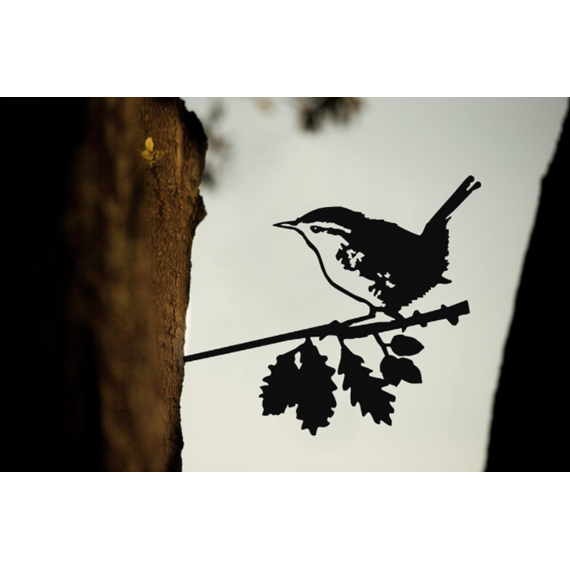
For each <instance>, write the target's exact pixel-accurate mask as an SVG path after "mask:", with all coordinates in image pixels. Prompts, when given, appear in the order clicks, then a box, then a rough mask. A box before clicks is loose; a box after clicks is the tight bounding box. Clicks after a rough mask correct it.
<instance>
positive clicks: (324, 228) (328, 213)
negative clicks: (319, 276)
mask: <svg viewBox="0 0 570 570" xmlns="http://www.w3.org/2000/svg"><path fill="white" fill-rule="evenodd" d="M364 219H365V218H364V215H363V214H360V213H358V212H353V211H352V210H348V209H347V208H320V209H318V210H313V211H312V212H309V213H308V214H305V215H304V216H301V217H300V218H297V219H296V220H293V221H291V222H281V223H279V224H274V225H275V227H277V228H285V229H289V230H295V231H296V232H298V233H300V234H301V235H302V236H303V237H304V238H305V240H306V241H307V242H308V243H309V245H311V246H313V247H314V248H316V249H317V250H318V251H319V252H320V253H321V254H325V255H326V252H327V251H328V250H330V251H331V253H335V254H336V252H337V251H338V248H339V247H340V245H342V244H343V243H350V236H351V234H352V232H353V231H354V229H355V228H356V227H357V226H358V225H359V224H361V223H362V221H363V220H364Z"/></svg>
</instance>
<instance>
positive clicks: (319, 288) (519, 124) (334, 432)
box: [182, 98, 567, 471]
mask: <svg viewBox="0 0 570 570" xmlns="http://www.w3.org/2000/svg"><path fill="white" fill-rule="evenodd" d="M185 100H186V103H187V106H188V108H189V109H190V110H194V111H195V112H196V113H197V115H198V116H199V117H200V116H201V115H202V116H204V115H205V113H206V112H207V110H208V109H209V107H210V105H211V100H208V99H205V98H186V99H185ZM225 102H226V108H227V114H226V117H225V120H224V122H223V127H222V131H223V132H224V133H225V134H226V135H227V137H228V139H229V140H230V141H231V143H232V147H233V148H232V155H231V159H230V162H229V164H228V165H227V167H226V168H225V169H224V170H223V172H221V173H220V177H219V183H218V185H217V187H216V188H215V189H214V190H210V189H203V190H202V194H203V197H204V201H205V205H206V209H207V211H208V216H207V217H206V219H205V220H204V221H203V222H202V223H201V224H200V226H199V227H198V231H197V234H196V239H195V241H194V248H193V252H192V276H191V292H190V310H189V316H188V333H187V342H186V354H190V353H196V352H201V351H204V350H209V349H213V348H218V347H222V346H226V345H229V344H235V343H239V342H244V341H249V340H254V339H258V338H262V337H266V336H270V335H274V334H279V333H284V332H289V331H293V330H296V329H301V328H305V327H309V326H314V325H319V324H325V323H328V322H330V321H332V320H335V319H336V320H343V319H348V318H351V317H356V316H360V315H362V314H364V313H365V312H366V307H365V305H363V304H362V303H359V302H357V301H355V300H353V299H351V298H349V297H347V296H345V295H343V294H342V293H340V292H339V291H337V290H335V289H333V288H332V287H330V285H329V284H328V283H327V282H326V280H325V278H324V277H323V275H322V273H321V271H320V269H319V266H318V263H317V260H316V257H315V255H314V253H313V252H312V251H311V250H310V249H309V248H308V247H307V246H306V245H305V243H304V242H303V240H302V239H301V237H300V236H299V235H297V234H296V233H295V232H290V231H285V230H282V229H278V228H274V227H273V224H274V223H276V222H280V221H285V220H291V219H295V218H297V217H299V216H301V215H302V214H305V213H306V212H309V211H311V210H313V209H316V208H320V207H324V206H344V207H347V208H350V209H352V210H355V211H359V212H363V213H365V214H366V215H367V216H368V217H370V218H378V219H384V220H388V221H391V222H396V223H398V224H399V225H400V226H402V227H404V228H406V229H408V230H410V231H414V232H421V230H422V229H423V226H424V225H425V223H426V222H427V221H428V220H429V218H430V217H431V216H432V215H433V214H434V213H435V212H436V211H437V209H438V208H439V207H440V206H441V205H442V204H443V202H444V201H445V200H446V199H447V198H448V197H449V196H450V195H451V193H452V192H453V191H454V190H455V189H456V188H457V186H458V185H459V184H460V183H461V182H462V181H463V180H464V179H465V177H466V176H468V175H470V174H471V175H473V176H475V178H476V179H477V180H479V181H480V182H481V183H482V187H481V188H480V189H479V190H477V191H476V192H474V193H473V194H472V195H471V196H470V197H469V198H468V199H467V200H466V201H465V202H464V203H463V204H462V205H461V206H460V207H459V208H458V209H457V211H456V212H455V213H454V214H453V216H452V219H451V221H450V222H449V224H448V227H449V230H450V255H449V269H448V270H447V272H446V273H445V274H444V275H445V277H446V278H448V279H451V280H452V283H451V284H449V285H441V286H438V287H436V288H435V289H433V290H432V291H430V292H429V293H428V294H427V295H426V296H425V297H423V298H422V299H419V300H418V301H416V302H414V303H413V304H412V305H410V306H409V307H407V308H404V309H403V311H402V313H403V314H404V315H410V314H411V313H412V312H413V311H414V310H419V311H422V312H425V311H430V310H433V309H437V308H439V307H440V306H441V304H446V305H452V304H454V303H458V302H461V301H463V300H468V301H469V305H470V307H471V314H469V315H466V316H464V317H462V318H461V319H460V321H459V324H458V325H457V326H455V327H454V326H451V325H450V324H449V323H446V322H438V323H434V324H431V325H429V326H428V327H427V328H425V329H420V328H416V329H414V330H412V329H409V330H408V333H409V334H410V335H412V336H414V337H416V338H417V339H418V340H420V341H421V342H422V343H423V344H424V346H425V349H424V350H423V351H422V352H421V353H420V354H419V355H418V356H417V357H415V358H414V362H416V364H417V365H418V367H419V368H420V369H421V371H422V376H423V383H422V384H419V385H412V384H406V383H401V384H400V385H399V386H398V387H396V388H391V390H390V391H391V392H392V393H393V394H394V395H396V401H395V402H394V404H393V406H394V409H395V412H394V413H393V414H392V422H393V424H392V426H387V425H385V424H383V423H382V424H380V425H377V424H376V423H374V422H373V421H372V419H371V417H370V415H367V416H366V417H362V415H361V413H360V409H359V408H358V407H352V406H351V405H350V400H349V393H348V392H345V391H344V390H342V380H343V377H342V376H340V377H339V376H335V377H333V380H334V381H335V383H336V385H337V387H338V389H337V390H336V391H335V392H334V395H335V398H336V401H337V406H336V408H335V413H334V415H333V417H332V418H330V425H329V426H327V427H326V428H322V429H319V431H318V433H317V435H316V436H312V435H311V434H310V433H309V432H308V431H307V430H301V422H300V421H299V420H297V418H296V416H295V410H294V409H292V408H289V409H288V410H287V411H286V412H285V413H284V414H282V415H279V416H263V415H262V401H261V399H260V398H259V395H260V393H261V390H260V387H261V386H262V379H263V378H264V377H266V376H267V375H268V374H269V369H268V366H269V365H270V364H274V363H275V360H276V357H277V356H278V355H280V354H283V353H284V352H286V351H289V350H292V349H293V348H295V347H296V346H298V345H299V344H301V342H302V341H290V342H288V343H283V344H275V345H271V346H268V347H263V348H257V349H253V350H250V351H245V352H240V353H237V354H230V355H225V356H219V357H216V358H212V359H208V360H203V361H197V362H192V363H188V364H186V367H185V381H184V390H183V396H182V427H183V433H184V440H185V447H184V451H183V463H184V470H186V471H480V470H482V469H483V468H484V465H485V458H486V448H487V442H488V434H489V425H490V420H491V413H492V406H493V398H494V392H495V389H496V385H497V380H498V374H499V367H500V363H501V358H502V350H503V346H504V342H505V338H506V334H507V332H508V327H509V324H510V319H511V316H512V310H513V302H514V295H515V292H516V287H517V284H518V278H519V275H520V270H521V263H522V260H523V256H524V253H525V250H526V246H527V243H528V239H529V235H530V233H529V232H530V229H531V226H532V223H533V218H534V214H535V209H536V205H537V198H538V192H539V185H540V179H541V177H542V176H543V174H544V173H545V171H546V168H547V165H548V162H549V160H550V158H551V156H552V153H553V150H554V148H555V144H556V140H557V137H558V134H559V129H560V126H561V123H562V119H563V116H564V114H565V111H566V106H567V102H566V99H563V98H548V99H530V98H516V99H510V98H498V99H484V98H479V99H470V98H458V99H442V98H432V99H421V98H418V99H413V98H411V99H399V98H386V99H384V98H367V99H365V107H364V109H363V111H362V113H361V114H360V115H359V116H358V117H357V118H356V119H355V120H354V121H353V122H352V123H351V124H350V125H347V126H342V125H341V126H336V125H332V124H327V125H326V127H325V128H324V130H323V131H322V132H320V133H318V134H311V133H303V132H301V131H300V129H299V128H298V126H297V117H296V116H295V115H294V113H293V112H292V109H291V108H290V107H289V106H287V105H280V104H279V105H276V106H275V107H274V109H273V110H272V111H271V112H263V111H261V110H260V108H259V107H258V106H257V105H256V104H255V102H254V101H253V100H252V99H226V100H225ZM314 342H315V344H316V345H317V346H318V348H319V351H320V352H321V353H322V354H326V355H327V356H328V358H329V360H328V362H327V364H329V365H330V366H336V365H337V364H338V357H339V347H338V342H337V341H336V340H335V339H334V338H327V339H325V340H323V341H322V342H319V341H317V340H315V339H314ZM350 348H351V350H353V351H354V352H355V353H358V354H359V355H360V356H362V357H363V358H364V359H365V361H366V365H367V366H368V368H371V369H373V370H374V371H375V372H377V371H378V363H379V360H380V359H381V356H382V354H381V351H380V348H379V347H378V345H376V344H375V343H374V342H373V341H372V342H371V341H369V340H368V339H362V340H356V341H353V342H352V343H351V344H350Z"/></svg>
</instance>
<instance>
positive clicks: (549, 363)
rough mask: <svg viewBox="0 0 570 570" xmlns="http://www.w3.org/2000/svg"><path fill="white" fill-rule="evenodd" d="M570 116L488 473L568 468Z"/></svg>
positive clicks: (513, 333)
mask: <svg viewBox="0 0 570 570" xmlns="http://www.w3.org/2000/svg"><path fill="white" fill-rule="evenodd" d="M569 161H570V115H569V114H567V116H566V119H565V121H564V125H563V127H562V132H561V135H560V138H559V140H558V146H557V148H556V152H555V155H554V157H553V159H552V161H551V163H550V166H549V169H548V172H547V174H546V175H545V177H544V178H543V180H542V190H541V195H540V202H539V207H538V211H537V215H536V220H535V225H534V229H533V232H532V236H531V240H530V244H529V247H528V250H527V254H526V259H525V262H524V267H523V272H522V276H521V281H520V285H519V290H518V293H517V299H516V306H515V312H514V316H513V320H512V323H511V330H510V333H509V337H508V339H507V343H506V346H505V352H504V357H503V365H502V369H501V376H500V380H499V387H498V389H497V393H496V396H495V406H494V413H493V423H492V428H491V437H490V443H489V451H488V458H487V467H486V469H487V471H567V470H568V469H569V468H570V463H569V459H568V411H567V410H568V404H567V396H566V388H567V386H566V384H567V379H568V361H567V360H566V358H565V357H564V354H566V353H567V351H568V346H567V344H568V343H567V339H566V335H567V331H566V329H565V328H564V326H565V323H566V316H567V313H568V309H567V301H568V292H567V290H568V281H567V277H566V266H567V263H568V261H567V258H568V236H567V234H566V233H565V230H566V229H567V227H568V220H567V210H566V208H565V206H564V203H563V200H564V196H565V191H567V189H568V180H570V162H569Z"/></svg>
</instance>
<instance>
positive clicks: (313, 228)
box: [311, 226, 321, 234]
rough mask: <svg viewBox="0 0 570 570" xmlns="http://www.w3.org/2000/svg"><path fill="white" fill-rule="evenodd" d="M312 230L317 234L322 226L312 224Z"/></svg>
mask: <svg viewBox="0 0 570 570" xmlns="http://www.w3.org/2000/svg"><path fill="white" fill-rule="evenodd" d="M311 231H312V232H313V233H315V234H316V233H318V232H320V231H321V228H319V226H311Z"/></svg>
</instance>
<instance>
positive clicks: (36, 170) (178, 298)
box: [3, 98, 206, 471]
mask: <svg viewBox="0 0 570 570" xmlns="http://www.w3.org/2000/svg"><path fill="white" fill-rule="evenodd" d="M5 101H6V100H5ZM5 107H6V110H7V112H8V113H9V115H11V117H12V118H13V119H14V118H15V117H16V118H17V119H18V121H19V127H20V128H19V129H18V131H17V132H14V133H11V134H9V135H8V137H7V138H8V139H9V140H8V141H7V142H8V144H9V148H10V151H9V152H10V156H11V158H10V162H11V165H10V171H11V172H12V173H13V174H14V173H15V174H16V177H17V178H16V179H17V183H16V184H11V186H10V187H7V184H6V182H5V195H6V196H7V197H8V209H7V212H6V218H7V226H8V236H7V241H5V244H6V245H7V249H8V252H7V255H8V266H9V274H8V280H9V283H8V291H9V296H8V297H7V301H8V303H7V304H8V313H9V316H11V317H12V318H11V319H10V320H11V321H12V322H13V323H12V324H11V328H10V331H9V336H10V339H9V350H8V359H9V361H11V362H13V363H14V368H13V372H12V376H11V378H9V379H8V378H6V381H5V384H7V398H6V402H9V409H10V412H11V413H10V414H6V413H5V414H4V415H3V420H4V424H5V426H3V427H4V429H3V438H4V443H5V445H4V453H3V459H4V463H5V464H4V466H3V467H4V470H57V471H62V470H66V471H77V470H90V471H91V470H131V471H139V470H180V469H181V450H182V432H181V426H180V395H181V390H182V379H183V360H182V359H183V345H184V333H185V318H186V309H187V306H188V292H189V279H190V251H191V246H192V239H193V236H194V232H195V229H196V227H197V225H198V223H199V222H200V220H201V219H202V218H203V216H204V213H205V212H204V208H203V205H202V201H201V198H200V196H199V193H198V187H199V184H200V179H201V174H202V170H203V166H204V156H205V151H206V138H205V135H204V132H203V130H202V127H201V125H200V122H199V121H198V119H197V118H196V117H195V115H194V114H192V113H188V112H187V111H186V110H185V108H184V104H183V102H182V101H181V100H180V99H178V98H87V99H33V98H29V99H14V100H11V101H9V102H6V103H5ZM148 137H152V139H153V141H154V145H155V149H160V150H163V151H164V156H163V157H162V158H161V159H160V160H158V161H157V162H156V163H154V164H150V163H149V162H147V161H145V160H144V159H143V158H142V157H141V151H143V150H144V148H145V146H144V143H145V139H146V138H148ZM14 162H15V163H16V164H14ZM12 178H13V177H12ZM10 345H11V346H10Z"/></svg>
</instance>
